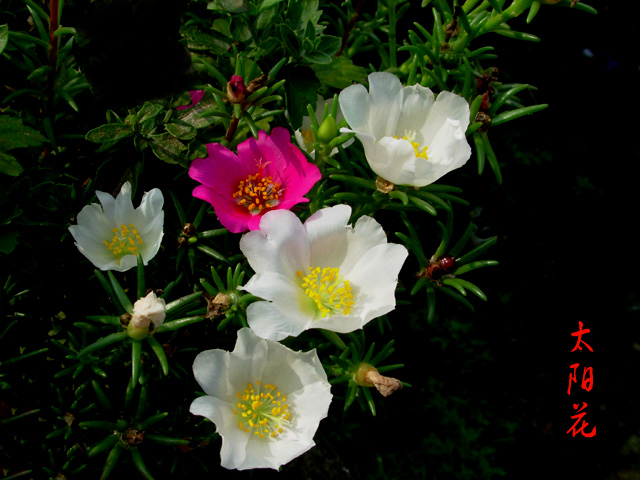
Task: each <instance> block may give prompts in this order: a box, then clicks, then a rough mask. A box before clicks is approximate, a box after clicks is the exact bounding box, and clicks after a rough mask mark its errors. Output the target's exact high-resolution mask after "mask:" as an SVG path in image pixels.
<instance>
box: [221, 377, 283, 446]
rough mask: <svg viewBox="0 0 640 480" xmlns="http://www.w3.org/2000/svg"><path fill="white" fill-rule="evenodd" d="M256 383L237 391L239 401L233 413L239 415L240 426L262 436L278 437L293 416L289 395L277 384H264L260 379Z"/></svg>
mask: <svg viewBox="0 0 640 480" xmlns="http://www.w3.org/2000/svg"><path fill="white" fill-rule="evenodd" d="M256 385H257V388H253V384H252V383H249V384H247V388H245V389H244V391H243V392H238V393H237V395H238V400H239V401H238V403H237V404H236V407H237V408H235V409H234V410H233V413H234V415H236V416H237V417H238V427H239V428H240V430H244V431H245V432H248V433H252V432H253V434H254V435H256V436H258V437H260V438H273V437H277V436H278V435H279V434H281V433H282V427H283V426H285V427H286V426H287V425H288V424H289V419H290V418H291V412H290V411H289V404H288V403H287V396H286V395H283V394H281V393H280V391H279V390H278V388H277V387H276V386H275V385H269V384H265V385H262V382H261V381H260V380H258V381H257V382H256Z"/></svg>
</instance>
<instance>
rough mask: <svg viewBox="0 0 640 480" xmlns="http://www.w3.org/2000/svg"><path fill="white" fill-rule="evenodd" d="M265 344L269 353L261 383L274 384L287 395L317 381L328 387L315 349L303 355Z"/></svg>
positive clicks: (275, 344)
mask: <svg viewBox="0 0 640 480" xmlns="http://www.w3.org/2000/svg"><path fill="white" fill-rule="evenodd" d="M267 344H268V346H269V353H268V358H267V362H266V366H265V369H264V372H263V374H262V382H263V383H271V384H274V385H276V386H277V387H278V390H280V391H281V392H285V393H286V394H287V395H289V394H290V393H291V392H297V391H298V390H301V389H304V388H306V386H307V385H309V384H312V383H315V382H318V381H323V382H324V383H326V384H327V387H328V385H329V384H328V383H327V374H326V373H325V371H324V368H323V367H322V364H321V363H320V359H319V358H318V354H317V353H316V351H315V349H314V350H311V351H309V352H306V353H303V352H294V351H293V350H291V349H290V348H287V347H285V346H284V345H281V344H279V343H277V342H267Z"/></svg>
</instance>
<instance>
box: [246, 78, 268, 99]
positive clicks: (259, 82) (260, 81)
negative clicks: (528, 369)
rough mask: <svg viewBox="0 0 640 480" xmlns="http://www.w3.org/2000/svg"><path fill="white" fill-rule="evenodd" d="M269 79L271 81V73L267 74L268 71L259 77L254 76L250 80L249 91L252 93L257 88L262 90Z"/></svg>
mask: <svg viewBox="0 0 640 480" xmlns="http://www.w3.org/2000/svg"><path fill="white" fill-rule="evenodd" d="M268 81H269V75H267V74H266V73H263V74H262V75H260V76H259V77H258V78H254V79H253V80H251V81H250V82H249V85H247V93H250V94H251V93H253V92H255V91H256V90H260V89H261V88H262V87H264V86H265V85H266V84H267V82H268Z"/></svg>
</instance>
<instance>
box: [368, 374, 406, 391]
mask: <svg viewBox="0 0 640 480" xmlns="http://www.w3.org/2000/svg"><path fill="white" fill-rule="evenodd" d="M364 379H365V380H366V381H367V382H369V383H372V384H373V386H374V387H376V390H378V392H380V395H382V396H383V397H388V396H389V395H391V394H392V393H393V392H395V391H396V390H402V382H401V381H400V380H398V379H397V378H391V377H385V376H384V375H380V374H379V373H378V371H377V370H376V369H372V370H369V371H367V373H366V374H365V376H364Z"/></svg>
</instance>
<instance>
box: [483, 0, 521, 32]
mask: <svg viewBox="0 0 640 480" xmlns="http://www.w3.org/2000/svg"><path fill="white" fill-rule="evenodd" d="M532 1H533V0H515V1H514V2H513V3H512V4H511V5H510V6H509V8H507V9H506V10H505V11H503V12H502V13H501V14H500V15H497V16H495V17H494V18H492V19H490V20H488V21H487V22H486V23H485V24H484V26H483V27H482V29H481V31H480V33H479V34H482V33H487V32H491V31H493V30H494V29H495V28H496V27H498V26H500V25H502V24H503V23H505V22H507V21H509V20H511V19H512V18H515V17H517V16H518V15H521V14H522V13H523V12H524V11H525V10H527V9H528V8H529V7H531V2H532Z"/></svg>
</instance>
